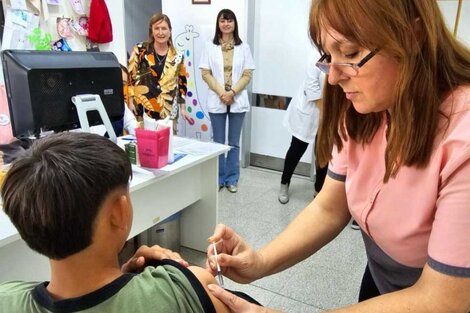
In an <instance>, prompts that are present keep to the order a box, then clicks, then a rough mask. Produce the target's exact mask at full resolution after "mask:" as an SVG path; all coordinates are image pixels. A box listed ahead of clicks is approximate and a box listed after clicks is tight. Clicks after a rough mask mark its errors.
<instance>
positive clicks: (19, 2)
mask: <svg viewBox="0 0 470 313" xmlns="http://www.w3.org/2000/svg"><path fill="white" fill-rule="evenodd" d="M10 5H11V8H12V10H24V11H26V10H27V9H28V8H27V7H26V0H10Z"/></svg>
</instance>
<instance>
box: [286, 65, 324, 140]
mask: <svg viewBox="0 0 470 313" xmlns="http://www.w3.org/2000/svg"><path fill="white" fill-rule="evenodd" d="M324 80H325V74H323V72H322V71H320V70H319V69H318V68H317V67H316V66H315V65H314V64H309V65H308V67H307V77H306V78H305V81H304V83H303V84H302V86H300V88H299V90H298V91H297V93H296V94H295V96H294V97H293V98H292V100H291V102H290V103H289V106H288V107H287V112H286V115H285V117H284V123H283V125H284V126H285V127H286V128H287V129H288V130H289V132H290V133H291V134H292V135H293V136H294V137H296V138H297V139H300V140H302V141H303V142H308V143H313V141H314V140H315V135H316V133H317V129H318V122H319V118H320V110H319V109H318V107H317V106H316V104H315V101H317V100H319V99H320V98H321V95H322V89H323V82H324Z"/></svg>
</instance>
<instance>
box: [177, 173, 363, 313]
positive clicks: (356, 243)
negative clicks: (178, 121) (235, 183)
mask: <svg viewBox="0 0 470 313" xmlns="http://www.w3.org/2000/svg"><path fill="white" fill-rule="evenodd" d="M280 174H281V173H279V172H275V171H268V170H264V169H260V168H254V167H249V168H245V169H242V170H241V177H240V182H239V191H238V193H235V194H232V193H230V192H228V190H226V189H224V190H223V191H221V192H219V218H218V220H219V222H221V223H225V224H227V225H229V226H231V227H232V228H234V229H235V230H236V231H237V232H238V233H239V234H240V235H241V236H242V237H244V238H245V239H246V240H247V241H248V243H250V244H251V245H252V246H253V247H255V248H260V247H261V246H263V245H264V244H266V243H267V242H269V241H270V240H271V239H272V238H274V237H275V236H276V235H277V234H278V233H279V232H280V231H281V230H282V229H284V227H285V226H286V225H287V224H288V223H289V222H290V221H291V220H292V219H293V218H294V217H295V216H296V214H297V213H298V212H300V211H301V210H302V209H303V208H304V207H305V206H306V205H307V204H308V203H309V202H310V201H311V200H312V196H313V182H311V181H310V180H308V179H307V178H304V177H300V176H294V177H293V179H292V181H291V185H290V196H291V198H290V201H289V202H288V203H287V204H285V205H283V204H281V203H279V201H278V200H277V193H278V190H279V184H280ZM181 254H182V255H183V257H184V258H186V259H187V260H188V261H189V262H191V263H193V264H197V265H201V266H202V265H203V264H204V263H205V255H204V254H202V253H199V252H195V251H192V250H188V249H184V248H183V249H182V251H181ZM365 264H366V257H365V253H364V247H363V243H362V239H361V234H360V232H359V231H358V230H353V229H351V228H350V227H349V226H348V227H346V228H345V229H344V231H343V232H342V233H341V234H340V235H339V236H338V237H337V238H336V239H335V240H334V241H333V242H331V243H330V244H329V245H328V246H326V247H324V248H323V249H322V250H320V251H319V252H318V253H316V254H315V255H313V256H311V257H310V258H308V259H306V260H305V261H303V262H301V263H299V264H297V265H295V266H293V267H292V268H290V269H288V270H286V271H284V272H282V273H278V274H276V275H272V276H270V277H265V278H263V279H260V280H258V281H255V282H253V283H251V284H249V285H241V284H238V283H235V282H233V281H230V280H228V279H226V281H227V288H229V289H233V290H240V291H243V292H246V293H247V294H249V295H251V296H252V297H254V298H255V299H256V300H258V301H259V302H260V303H262V304H263V305H265V306H268V307H272V308H276V309H279V310H282V311H285V312H292V313H296V312H299V313H301V312H302V313H303V312H309V313H311V312H323V311H325V310H329V309H333V308H337V307H341V306H344V305H347V304H351V303H355V302H356V301H357V295H358V289H359V284H360V280H361V277H362V272H363V270H364V268H365Z"/></svg>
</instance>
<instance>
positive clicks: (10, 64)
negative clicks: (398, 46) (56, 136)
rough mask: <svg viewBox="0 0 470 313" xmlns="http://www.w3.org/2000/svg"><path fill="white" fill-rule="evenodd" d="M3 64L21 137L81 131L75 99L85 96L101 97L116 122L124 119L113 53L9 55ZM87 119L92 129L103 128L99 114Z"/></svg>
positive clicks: (15, 128)
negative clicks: (50, 131) (94, 126)
mask: <svg viewBox="0 0 470 313" xmlns="http://www.w3.org/2000/svg"><path fill="white" fill-rule="evenodd" d="M2 61H3V73H4V76H5V86H6V90H7V97H8V106H9V109H10V117H11V122H12V130H13V135H14V136H16V137H20V136H30V135H36V136H38V135H39V133H40V132H41V131H49V130H53V131H63V130H70V129H74V128H79V127H80V122H79V120H78V115H77V110H76V107H75V105H74V104H73V103H72V100H71V98H72V97H73V96H76V95H81V94H96V95H99V96H100V97H101V100H102V102H103V104H104V107H105V109H106V112H107V113H108V116H109V118H110V120H111V122H116V121H118V120H120V119H122V118H123V115H124V96H123V88H122V76H121V69H120V67H119V62H118V60H117V58H116V56H115V55H114V54H113V53H111V52H84V51H77V52H60V51H29V50H5V51H3V52H2ZM87 114H88V120H89V123H90V125H98V124H101V123H102V121H101V118H100V116H99V114H98V112H96V111H92V112H88V113H87Z"/></svg>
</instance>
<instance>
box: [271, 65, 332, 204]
mask: <svg viewBox="0 0 470 313" xmlns="http://www.w3.org/2000/svg"><path fill="white" fill-rule="evenodd" d="M324 78H325V75H324V74H323V73H322V72H321V71H320V70H319V69H318V68H317V67H316V66H315V62H313V60H312V62H309V63H308V66H307V75H306V78H305V80H304V83H303V84H302V86H300V88H299V90H298V91H297V94H296V95H295V96H294V98H292V100H291V102H290V103H289V106H288V108H287V112H286V116H285V119H284V126H285V127H286V128H287V129H288V130H289V132H290V133H291V134H292V141H291V143H290V147H289V150H287V153H286V158H285V160H284V170H283V172H282V177H281V188H280V190H279V196H278V199H279V202H281V203H282V204H285V203H287V202H289V184H290V180H291V178H292V175H293V174H294V170H295V168H296V167H297V164H299V161H300V159H301V158H302V155H303V154H304V153H305V151H306V150H307V147H308V145H309V144H310V143H313V142H314V140H315V135H316V133H317V128H318V119H319V115H320V112H319V108H318V105H319V103H318V102H319V100H320V98H321V92H322V86H323V80H324ZM317 174H318V173H317ZM317 180H318V175H317ZM317 185H318V184H315V189H316V191H317V192H318V191H319V188H317ZM320 188H321V187H320ZM317 189H318V190H317Z"/></svg>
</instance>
